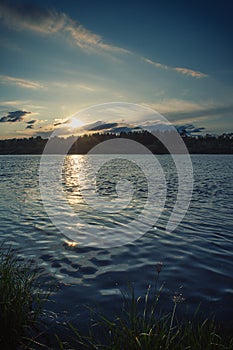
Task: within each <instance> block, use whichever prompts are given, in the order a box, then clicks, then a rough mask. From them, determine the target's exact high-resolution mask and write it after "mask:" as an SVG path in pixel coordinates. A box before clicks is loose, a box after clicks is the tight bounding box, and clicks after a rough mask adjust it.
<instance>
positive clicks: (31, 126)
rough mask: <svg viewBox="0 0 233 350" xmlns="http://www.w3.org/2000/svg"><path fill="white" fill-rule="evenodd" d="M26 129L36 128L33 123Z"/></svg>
mask: <svg viewBox="0 0 233 350" xmlns="http://www.w3.org/2000/svg"><path fill="white" fill-rule="evenodd" d="M25 129H34V125H32V124H30V125H27V126H26V128H25Z"/></svg>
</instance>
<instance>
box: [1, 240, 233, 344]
mask: <svg viewBox="0 0 233 350" xmlns="http://www.w3.org/2000/svg"><path fill="white" fill-rule="evenodd" d="M161 270H162V263H159V264H158V265H157V266H156V271H155V281H154V283H153V284H152V285H149V286H148V289H147V291H146V293H145V295H144V296H143V297H140V296H136V294H135V291H134V288H133V287H132V286H131V285H129V287H128V290H127V292H122V298H123V307H122V310H121V311H120V312H119V315H117V316H116V317H112V318H111V319H110V318H108V317H107V316H105V315H104V314H101V313H100V312H96V311H94V310H92V309H91V310H90V321H91V326H90V328H89V330H88V331H87V332H86V333H85V334H83V333H81V332H80V331H79V329H78V328H77V326H75V325H73V324H66V325H64V324H63V325H59V328H57V329H58V332H57V335H54V334H49V333H48V334H47V339H48V338H50V340H49V341H45V339H46V337H42V339H43V340H41V337H39V335H40V333H41V332H42V333H45V332H47V330H46V329H45V326H44V325H43V324H42V323H39V320H40V317H41V315H42V312H43V305H44V301H45V300H47V299H48V294H46V296H45V295H44V293H42V291H41V288H40V284H39V281H40V274H39V271H38V270H37V269H36V268H35V267H34V266H33V265H32V264H30V263H24V262H22V261H20V260H18V259H17V258H16V256H15V253H14V251H13V250H11V249H5V248H3V247H2V249H1V251H0V348H1V349H4V350H5V349H6V350H8V349H9V350H10V349H12V350H13V349H20V350H21V349H47V350H49V349H50V350H51V349H60V350H62V349H63V350H64V349H66V350H68V349H69V350H72V349H73V350H79V349H93V350H94V349H97V350H98V349H99V350H102V349H105V350H110V349H111V350H144V349H145V350H147V349H154V350H157V349H161V350H185V349H187V350H188V349H190V350H202V349H203V350H215V349H216V350H217V349H223V350H230V349H233V338H232V339H230V337H228V336H227V335H226V334H222V333H221V329H220V328H219V327H217V325H216V323H215V321H214V318H210V319H204V318H202V317H201V316H200V312H199V311H198V310H197V312H196V313H195V314H194V316H193V317H192V319H187V317H186V318H185V319H184V320H182V319H181V318H180V317H178V315H177V310H178V308H180V307H181V306H180V304H182V303H183V302H184V298H183V296H182V294H175V295H174V296H173V307H172V310H171V312H169V313H161V309H160V300H161V294H162V292H163V285H160V286H159V276H160V273H161ZM43 327H44V329H43ZM61 334H63V335H65V336H61ZM64 337H66V339H64ZM39 339H40V340H39ZM51 344H53V345H51Z"/></svg>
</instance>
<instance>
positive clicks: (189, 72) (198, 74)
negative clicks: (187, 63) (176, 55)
mask: <svg viewBox="0 0 233 350" xmlns="http://www.w3.org/2000/svg"><path fill="white" fill-rule="evenodd" d="M142 60H143V61H145V62H146V63H149V64H150V65H152V66H154V67H156V68H158V69H164V70H169V71H174V72H177V73H180V74H183V75H187V76H190V77H193V78H207V77H208V75H207V74H205V73H202V72H199V71H195V70H192V69H188V68H182V67H172V66H167V65H166V64H162V63H158V62H155V61H152V60H150V59H149V58H146V57H142Z"/></svg>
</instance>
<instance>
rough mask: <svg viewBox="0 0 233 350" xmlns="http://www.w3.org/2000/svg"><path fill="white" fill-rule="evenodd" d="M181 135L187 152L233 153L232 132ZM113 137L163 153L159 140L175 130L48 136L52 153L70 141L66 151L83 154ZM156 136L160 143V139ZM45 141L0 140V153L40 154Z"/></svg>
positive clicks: (163, 139)
mask: <svg viewBox="0 0 233 350" xmlns="http://www.w3.org/2000/svg"><path fill="white" fill-rule="evenodd" d="M181 137H182V139H183V141H184V142H185V144H186V146H187V148H188V150H189V152H190V153H191V154H233V133H228V134H222V135H218V136H213V135H208V134H206V135H204V136H201V135H198V136H188V135H181ZM114 138H115V139H116V138H118V139H119V138H127V139H131V140H134V141H137V142H139V143H141V144H143V145H145V146H146V147H148V148H149V149H150V150H151V152H153V153H155V154H166V153H169V152H168V150H167V149H166V147H165V146H164V145H163V143H164V142H166V140H167V139H169V140H170V142H171V143H172V142H173V141H172V140H175V133H173V132H158V133H157V137H156V135H153V134H151V133H150V132H148V131H142V132H129V133H124V132H122V133H120V134H111V133H95V134H91V135H83V136H80V137H78V139H77V138H76V137H74V136H70V137H68V138H63V137H54V138H53V139H52V140H53V143H54V147H53V149H54V152H53V153H55V154H60V153H63V151H62V150H63V149H64V147H67V145H68V144H72V146H71V148H70V149H69V152H68V153H69V154H86V153H87V152H88V151H90V150H91V149H92V148H93V147H94V146H96V145H98V144H99V143H100V142H103V141H106V140H109V139H114ZM76 139H77V140H76ZM159 139H161V140H162V142H163V141H164V142H163V143H162V142H160V141H159ZM47 141H48V139H43V138H42V137H40V136H37V137H30V138H23V139H16V138H14V139H6V140H0V154H41V153H42V152H43V150H44V147H45V145H46V142H47ZM174 144H175V141H174ZM174 153H182V151H180V149H179V147H177V148H175V150H174Z"/></svg>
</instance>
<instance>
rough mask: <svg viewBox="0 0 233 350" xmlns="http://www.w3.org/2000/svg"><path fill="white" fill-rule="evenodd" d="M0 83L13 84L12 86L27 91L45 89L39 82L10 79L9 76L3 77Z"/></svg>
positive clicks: (0, 78)
mask: <svg viewBox="0 0 233 350" xmlns="http://www.w3.org/2000/svg"><path fill="white" fill-rule="evenodd" d="M0 82H1V84H11V85H15V86H18V87H20V88H25V89H42V88H43V85H41V84H40V83H38V82H37V81H33V80H28V79H22V78H16V77H10V76H8V75H1V76H0Z"/></svg>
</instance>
